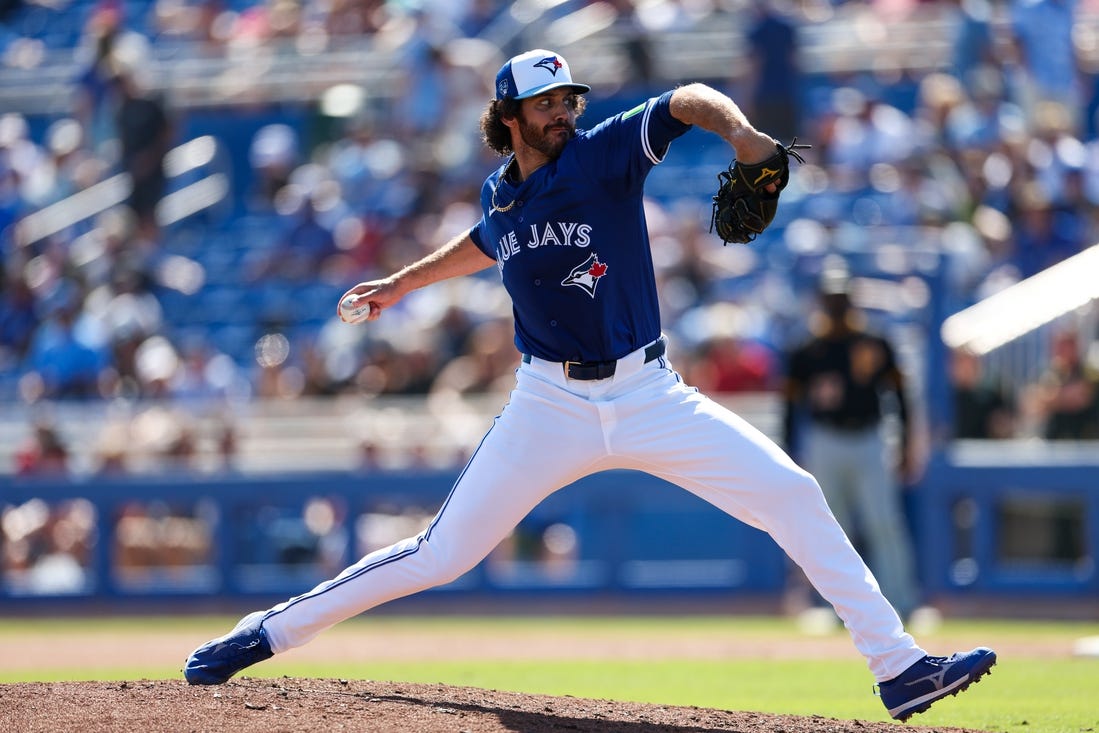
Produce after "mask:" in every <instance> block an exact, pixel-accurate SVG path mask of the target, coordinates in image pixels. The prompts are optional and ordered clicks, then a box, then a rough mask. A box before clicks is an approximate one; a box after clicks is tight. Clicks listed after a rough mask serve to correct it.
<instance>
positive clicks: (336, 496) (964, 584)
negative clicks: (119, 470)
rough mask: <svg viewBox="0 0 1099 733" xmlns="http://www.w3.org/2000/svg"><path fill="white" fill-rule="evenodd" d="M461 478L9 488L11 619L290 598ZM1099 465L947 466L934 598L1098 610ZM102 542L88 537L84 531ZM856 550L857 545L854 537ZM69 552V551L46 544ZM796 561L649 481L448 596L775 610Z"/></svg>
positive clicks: (928, 535)
mask: <svg viewBox="0 0 1099 733" xmlns="http://www.w3.org/2000/svg"><path fill="white" fill-rule="evenodd" d="M453 478H454V474H453V473H452V472H445V473H438V472H429V473H385V472H378V473H368V474H344V473H340V474H321V475H294V476H290V477H271V478H254V477H249V478H243V477H220V478H207V477H180V476H176V477H171V478H160V477H158V478H155V479H141V480H139V479H130V478H127V479H110V480H92V481H83V482H59V483H54V482H28V481H12V480H11V479H7V478H5V479H3V480H2V481H0V505H3V506H5V507H8V508H11V507H21V508H22V509H23V510H26V511H32V510H33V511H34V512H36V513H37V516H39V517H41V516H44V515H43V514H42V513H43V512H49V514H50V517H51V519H50V521H49V522H48V523H47V525H46V528H45V529H44V531H42V532H40V533H39V536H36V537H20V536H19V534H18V525H19V521H18V517H16V516H15V515H11V514H9V515H8V522H10V524H11V526H9V527H7V528H6V529H8V530H11V531H8V532H6V534H5V536H6V537H7V540H6V541H7V542H8V543H13V542H14V543H22V544H25V545H28V547H29V548H30V550H31V553H32V555H33V557H35V558H37V562H36V563H35V564H34V565H33V566H29V565H28V566H26V567H21V566H20V565H19V563H18V561H16V560H13V559H12V558H13V557H16V558H18V557H19V556H20V555H21V553H20V552H18V551H15V550H18V549H19V548H17V547H9V548H8V552H6V553H5V557H6V561H5V566H4V574H3V577H2V583H0V608H4V609H8V610H9V611H17V610H18V609H19V608H21V607H25V606H26V605H27V604H29V603H35V604H41V603H42V602H48V603H58V604H63V605H73V604H76V605H79V603H80V601H81V600H84V601H90V602H102V601H110V602H111V603H112V604H115V605H118V604H119V603H125V602H129V601H149V600H159V601H164V600H171V601H172V602H173V604H176V603H178V604H182V606H181V607H183V606H186V605H187V604H188V603H189V602H197V601H201V600H206V601H209V600H210V599H211V598H217V599H219V600H225V601H243V600H246V599H257V598H264V599H268V598H276V599H281V598H283V597H288V596H291V595H296V594H298V593H301V592H303V591H305V590H307V589H308V588H310V587H312V585H314V584H315V583H317V582H319V581H322V580H325V579H327V578H329V577H332V576H333V575H335V574H336V573H337V572H338V571H339V570H341V569H342V568H343V567H345V566H346V565H348V564H350V563H351V562H353V561H355V560H357V559H358V558H359V557H360V556H362V555H363V554H365V553H366V552H369V551H371V550H373V549H377V548H378V547H384V546H386V545H388V544H390V543H392V542H393V541H396V540H399V539H403V538H404V537H407V536H412V535H415V534H416V533H418V532H420V531H421V530H423V529H424V528H425V527H426V526H427V524H428V522H429V521H430V519H431V517H432V515H433V514H434V511H435V509H436V508H437V507H438V506H439V505H440V504H441V503H442V501H443V499H444V498H445V497H446V494H447V492H448V491H449V490H450V486H451V482H452V480H453ZM1097 482H1099V470H1097V465H1096V464H1095V463H1094V462H1081V461H1077V462H1076V463H1071V464H1070V463H1065V462H1061V463H1060V464H1058V465H1025V466H1024V465H1018V466H1009V465H1000V463H999V462H994V463H986V464H984V465H982V464H981V462H980V461H975V460H972V459H966V460H964V461H961V462H959V461H957V460H952V458H951V455H950V453H946V454H944V455H943V456H941V457H938V458H936V459H935V460H934V461H933V463H932V465H931V466H930V470H929V471H928V473H927V475H926V477H925V481H924V482H923V485H922V486H920V487H917V488H916V489H915V493H914V494H913V498H914V499H915V500H914V502H913V504H912V509H913V512H912V518H913V524H914V528H915V530H916V539H917V545H918V548H919V562H920V570H921V575H922V576H923V579H924V584H925V588H926V590H927V592H928V595H929V598H930V599H931V600H935V599H942V598H950V597H954V598H961V597H965V596H967V595H969V596H976V595H983V596H988V595H990V594H991V595H993V596H1004V597H1012V596H1015V597H1017V596H1019V595H1020V594H1026V595H1027V596H1028V597H1039V596H1044V597H1049V598H1061V599H1066V600H1067V599H1074V598H1075V599H1096V598H1099V574H1097V572H1096V567H1095V560H1094V558H1095V556H1096V548H1097V547H1099V485H1097ZM89 522H90V527H91V529H90V531H88V532H85V534H84V536H83V537H81V536H80V532H79V531H78V528H79V527H81V526H87V525H88V524H89ZM856 542H857V538H856ZM50 543H55V544H56V545H57V547H56V548H55V549H56V551H51V549H50V547H49V546H48V545H49V544H50ZM789 570H790V568H789V565H788V562H787V560H786V558H785V556H784V554H783V553H782V552H781V551H780V550H779V549H778V547H776V546H775V544H774V543H773V542H772V540H771V539H770V538H769V537H768V536H767V535H766V534H764V533H762V532H760V531H758V530H755V529H753V528H750V527H748V526H746V525H744V524H742V523H740V522H737V521H736V520H734V519H732V518H730V517H728V516H726V515H725V514H723V513H721V512H720V511H718V510H716V509H714V508H713V507H711V506H709V505H708V504H706V503H704V502H703V501H701V500H700V499H698V498H696V497H694V496H693V495H691V494H689V493H687V492H685V491H682V490H680V489H678V488H676V487H673V486H671V485H669V484H667V483H665V482H663V481H661V480H659V479H655V478H652V477H650V476H648V475H646V474H640V473H634V472H628V471H622V472H608V473H603V474H598V475H595V476H591V477H588V478H586V479H584V480H582V481H579V482H577V483H576V484H573V485H571V486H568V487H566V488H565V489H562V490H561V491H559V492H557V493H556V494H554V495H553V496H551V497H550V498H549V499H547V500H546V501H544V502H543V503H542V504H541V505H539V506H538V507H537V508H536V509H535V511H534V512H533V513H532V514H531V515H530V516H529V517H528V518H527V519H526V520H524V521H523V522H522V523H521V524H520V526H519V527H518V528H517V530H516V532H515V533H514V535H513V536H512V537H511V538H509V539H508V540H505V542H504V543H502V544H501V545H500V547H498V548H497V549H496V551H494V552H493V553H492V554H491V555H490V556H489V557H488V558H487V559H486V560H485V561H484V562H482V563H481V564H479V565H478V566H477V567H476V568H474V569H473V570H472V571H470V572H469V573H467V574H466V575H465V576H463V577H461V578H459V579H458V580H457V581H455V582H454V583H451V584H450V585H447V586H444V587H442V588H438V589H435V590H433V591H430V592H429V593H430V594H432V595H435V597H439V594H446V595H448V596H449V597H458V596H461V597H463V598H467V599H468V598H484V599H491V598H504V597H513V598H514V597H520V596H531V595H533V596H536V597H544V598H547V599H553V598H558V599H559V598H563V597H567V596H569V595H570V594H571V595H580V594H583V596H584V597H585V598H587V597H596V598H614V599H619V600H621V599H629V598H652V597H661V596H666V597H671V596H673V595H674V596H676V597H679V598H683V597H686V598H707V599H714V598H718V599H721V598H727V599H736V598H759V597H772V598H777V597H778V596H779V595H781V593H782V592H783V591H784V589H785V588H786V586H787V583H788V578H789V575H790V574H789Z"/></svg>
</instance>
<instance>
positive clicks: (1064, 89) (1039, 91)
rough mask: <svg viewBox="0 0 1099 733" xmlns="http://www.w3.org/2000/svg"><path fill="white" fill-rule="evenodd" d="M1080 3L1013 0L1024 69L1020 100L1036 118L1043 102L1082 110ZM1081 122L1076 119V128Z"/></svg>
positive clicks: (1073, 0)
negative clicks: (1076, 29) (1075, 32)
mask: <svg viewBox="0 0 1099 733" xmlns="http://www.w3.org/2000/svg"><path fill="white" fill-rule="evenodd" d="M1076 7H1077V0H1011V30H1012V33H1013V40H1014V47H1015V51H1016V53H1017V54H1018V58H1019V63H1020V67H1021V70H1022V79H1021V81H1022V85H1021V89H1020V92H1021V93H1022V99H1021V100H1020V101H1021V102H1022V104H1023V107H1024V108H1025V109H1026V110H1027V111H1028V112H1029V113H1030V114H1031V115H1033V114H1034V112H1035V111H1036V110H1037V108H1038V106H1039V104H1040V103H1042V102H1056V103H1058V104H1061V105H1063V106H1064V107H1065V108H1066V109H1069V110H1078V109H1080V103H1081V90H1080V67H1079V62H1078V59H1077V57H1076V43H1075V42H1074V41H1073V37H1072V29H1073V25H1074V22H1075V19H1076ZM1081 122H1082V120H1073V125H1074V127H1073V129H1079V128H1078V126H1079V124H1080V123H1081Z"/></svg>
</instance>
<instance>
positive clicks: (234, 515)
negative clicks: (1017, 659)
mask: <svg viewBox="0 0 1099 733" xmlns="http://www.w3.org/2000/svg"><path fill="white" fill-rule="evenodd" d="M533 47H545V48H551V49H554V50H556V51H559V52H560V53H562V54H563V55H564V56H566V57H567V58H568V59H569V62H570V65H571V67H572V69H573V73H574V76H575V78H577V79H579V80H582V81H584V82H586V83H590V84H591V85H592V86H593V87H594V91H593V93H592V94H591V95H589V97H590V104H589V107H588V111H587V113H586V115H585V117H584V118H582V119H581V121H580V125H581V126H585V123H587V125H593V124H595V123H596V122H598V121H600V120H602V119H603V118H604V117H606V116H609V115H612V114H615V113H617V112H618V111H621V110H625V109H628V108H630V107H632V106H633V105H635V104H636V103H637V102H639V101H641V100H644V99H647V98H648V97H650V96H653V95H656V94H659V93H661V92H662V91H664V90H666V89H668V88H670V87H672V86H674V85H676V84H680V83H684V82H689V81H704V82H707V83H709V84H711V85H713V86H715V87H717V88H719V89H722V90H724V91H726V92H728V93H729V94H730V95H731V96H733V98H734V99H736V100H737V101H738V103H739V104H740V105H741V106H742V107H743V109H744V110H745V111H746V112H747V114H748V115H749V118H750V119H751V120H752V121H753V123H754V124H755V125H756V126H757V127H758V128H760V129H762V130H764V131H765V132H768V133H770V134H772V135H773V136H775V137H776V138H778V139H780V140H782V141H785V142H789V141H790V139H792V138H793V136H795V135H797V136H798V137H799V139H800V140H802V141H806V142H810V143H811V144H812V145H813V149H812V150H811V151H809V154H808V155H807V163H806V164H805V165H803V166H798V167H796V170H795V171H794V173H793V177H792V180H791V184H790V187H789V188H788V189H787V191H786V193H785V194H784V196H783V201H782V206H781V208H780V211H779V214H778V219H777V220H776V222H775V224H774V225H773V226H772V227H771V228H770V229H769V230H768V231H767V232H765V233H764V234H763V235H762V236H761V237H760V238H759V239H758V240H757V241H756V242H755V243H753V244H752V245H751V246H750V247H721V246H720V245H719V241H718V240H717V238H716V237H715V236H714V235H712V234H710V233H709V232H708V231H707V230H708V227H709V220H710V213H711V202H710V197H711V196H712V194H713V191H714V190H715V188H716V184H717V176H716V174H717V172H718V171H720V170H723V169H724V168H725V167H726V166H727V165H728V164H729V157H730V150H729V148H728V146H727V145H726V144H725V143H723V142H722V141H721V140H719V139H718V138H717V137H716V136H712V135H709V134H705V133H701V132H695V133H691V134H690V135H688V136H686V137H684V138H682V139H681V140H679V141H678V142H676V143H675V145H673V146H672V148H671V150H670V152H669V154H668V156H667V158H666V160H665V161H664V162H663V163H662V164H661V165H659V166H657V167H656V169H655V170H654V171H653V173H652V175H651V176H650V178H649V182H648V185H647V194H648V198H647V208H648V212H649V222H650V234H651V238H652V243H653V251H654V257H655V260H656V265H657V270H658V272H657V274H658V277H659V279H660V280H661V284H660V287H661V296H662V299H663V300H662V302H661V308H662V313H663V320H664V328H665V331H666V332H667V333H668V334H669V336H670V342H671V351H670V358H671V360H672V362H673V364H674V366H675V367H676V368H677V370H678V371H680V373H681V374H682V375H683V376H684V378H685V379H686V380H687V381H688V382H689V383H692V384H694V385H697V386H698V387H700V388H701V389H702V390H703V391H705V392H706V393H708V394H711V395H713V396H715V397H716V398H717V399H719V400H720V401H722V402H723V403H725V404H727V405H729V406H730V407H731V408H733V409H734V410H736V411H737V412H738V413H740V414H741V415H742V416H744V417H745V418H746V419H748V420H749V421H750V422H751V423H753V424H754V425H756V426H757V427H758V428H760V429H761V430H763V431H764V432H766V433H767V434H768V435H771V436H772V437H774V438H775V439H776V440H780V441H781V433H782V426H781V422H782V396H781V394H780V391H779V388H780V385H781V382H782V377H783V370H784V355H785V354H787V353H788V352H789V350H790V349H791V348H792V347H793V346H795V345H796V344H797V343H799V342H801V341H802V340H803V339H804V338H805V337H806V336H807V335H808V333H809V329H810V324H811V322H812V319H813V313H814V311H815V308H816V305H815V298H816V294H817V292H816V288H817V284H818V282H819V280H820V277H821V274H822V272H824V271H825V270H826V269H827V268H829V267H832V266H836V265H837V264H838V265H841V266H842V267H843V268H844V269H845V270H846V271H847V272H848V273H849V274H850V294H851V299H852V301H853V303H854V305H855V306H856V307H857V308H859V309H860V310H861V311H863V312H864V313H865V316H866V318H867V321H868V322H869V323H870V324H871V326H872V327H873V328H874V329H875V330H877V331H878V332H880V333H882V334H885V335H887V336H888V337H889V339H890V340H891V342H892V343H893V344H894V345H895V348H896V349H897V352H898V357H899V359H900V361H901V365H902V368H903V371H904V373H905V376H906V378H907V380H908V390H909V393H910V397H911V404H912V406H913V410H914V412H915V425H916V436H917V438H918V440H917V446H918V454H919V470H918V471H917V472H915V473H914V474H913V475H912V476H911V477H910V479H909V481H908V485H907V486H906V487H905V506H906V511H907V520H908V522H909V525H910V528H911V531H912V534H913V537H914V544H915V548H916V553H917V561H918V566H919V567H918V571H919V579H920V584H921V588H922V593H923V599H922V600H923V604H924V607H926V608H931V609H935V610H938V611H940V612H943V613H955V614H966V613H981V612H988V611H989V610H995V611H997V612H1000V613H1007V614H1036V615H1059V616H1066V615H1067V616H1083V617H1088V618H1094V617H1095V615H1096V614H1097V613H1099V575H1097V571H1096V567H1095V557H1096V552H1097V548H1099V470H1097V469H1099V442H1096V441H1099V309H1097V308H1096V298H1097V297H1099V284H1097V283H1099V248H1096V247H1095V244H1096V242H1097V241H1099V238H1097V228H1099V226H1097V225H1099V218H1097V211H1099V209H1097V206H1099V144H1097V142H1096V126H1097V123H1099V118H1097V115H1096V112H1097V110H1099V2H1096V1H1095V0H960V1H953V0H935V1H933V0H928V1H918V0H881V1H875V2H841V1H839V0H835V1H831V2H830V1H829V0H803V1H802V2H795V1H793V0H791V1H790V2H779V1H775V2H745V1H743V0H613V1H597V2H580V1H575V0H519V1H518V2H498V1H496V0H109V1H104V0H68V1H66V0H0V513H2V514H0V611H2V612H10V613H18V612H22V611H24V610H27V609H30V608H35V609H37V608H40V607H47V608H51V607H56V608H78V607H82V606H93V605H95V604H97V603H101V602H103V601H110V602H111V603H112V604H125V603H131V602H133V603H141V604H142V605H143V606H145V607H147V606H148V605H149V604H150V603H153V602H167V603H168V604H170V605H171V606H172V608H173V609H174V610H180V609H186V608H187V607H188V605H187V604H192V605H193V606H196V607H197V606H199V605H209V604H212V603H222V604H227V605H234V604H236V605H239V604H244V603H249V604H251V603H254V602H258V599H259V598H263V599H267V598H273V599H278V600H281V599H282V598H283V597H285V596H286V595H287V594H296V593H299V592H301V591H303V590H305V589H306V588H307V587H309V586H310V585H311V584H312V583H315V582H318V581H320V580H323V579H325V578H327V577H330V576H331V575H332V574H334V573H335V572H337V571H339V570H340V569H342V568H343V567H344V566H345V565H346V564H348V563H349V562H351V561H353V560H354V559H357V558H358V557H359V556H360V555H361V554H363V553H365V552H368V551H370V550H372V549H375V548H378V547H383V546H386V545H387V544H389V543H391V542H393V541H395V540H398V539H401V538H404V537H406V536H409V535H412V534H415V533H416V532H418V531H420V530H421V529H423V528H424V527H425V526H426V524H427V522H428V521H429V520H430V517H431V516H432V514H433V513H434V511H435V509H436V508H437V506H438V505H439V504H440V502H441V501H442V499H443V498H444V497H445V495H446V493H447V491H448V490H449V487H450V485H451V482H452V481H453V478H454V477H455V476H456V475H457V472H458V470H459V469H460V467H461V466H462V464H463V463H464V461H465V460H466V458H467V457H468V456H469V455H470V453H471V452H472V450H473V449H474V448H475V447H476V445H477V443H478V441H479V440H480V438H481V437H482V435H483V434H484V432H485V431H486V430H487V429H488V427H489V426H490V425H491V421H492V417H493V415H495V414H496V413H497V411H498V410H499V409H500V406H501V405H502V404H503V403H504V401H505V400H506V396H507V390H508V389H509V387H510V385H511V383H512V382H513V379H514V376H513V373H514V370H515V367H516V365H517V363H518V356H519V355H518V353H517V352H516V350H515V347H514V345H513V342H512V328H511V313H510V305H509V303H508V300H507V297H506V294H505V293H504V291H503V289H502V287H501V286H500V285H499V282H498V274H497V272H496V270H495V269H494V268H490V269H489V270H487V271H485V272H484V273H482V274H481V275H480V276H477V277H470V278H466V279H463V280H460V281H453V282H447V283H445V284H440V285H438V286H435V287H433V288H430V289H427V290H424V291H420V292H418V293H415V294H414V295H412V296H410V297H408V298H407V299H406V300H405V301H403V302H402V303H401V304H400V306H399V307H397V308H394V309H393V310H391V311H387V313H386V316H385V317H384V318H383V319H381V320H380V321H379V322H377V323H376V324H372V325H370V326H368V327H364V326H360V327H353V326H348V325H345V324H342V323H341V322H339V320H338V319H337V318H335V317H334V314H335V309H336V303H337V298H338V297H339V295H340V294H341V293H343V292H344V290H345V289H346V288H348V287H350V286H351V285H353V284H355V283H356V282H359V281H361V280H364V279H368V278H371V277H375V276H379V275H385V274H388V273H390V272H391V271H393V270H395V269H397V268H399V267H401V266H403V265H404V264H407V263H408V262H410V261H412V260H414V259H416V258H418V257H420V256H422V255H424V254H426V253H428V252H430V251H433V250H434V249H435V248H436V247H438V246H439V245H440V244H442V243H443V242H444V241H446V240H447V239H449V238H450V237H451V236H453V235H454V234H456V233H458V232H460V231H462V230H464V229H466V228H468V227H469V226H471V225H472V224H474V223H475V222H476V220H477V219H478V218H479V215H480V214H479V211H478V209H477V208H476V202H477V199H478V190H479V187H480V185H481V183H482V181H483V180H484V178H485V176H486V175H487V173H488V172H489V171H490V170H491V169H492V168H494V167H495V166H496V165H498V164H499V163H498V160H497V159H495V158H494V157H493V156H492V155H491V154H490V153H488V152H486V150H485V149H484V148H483V146H482V145H481V142H480V140H479V133H478V125H477V120H478V117H479V114H480V112H481V110H482V109H483V107H484V105H485V103H486V102H487V100H488V99H489V98H490V96H491V93H492V90H491V80H492V79H493V78H494V75H495V72H496V70H497V69H498V68H499V66H500V64H501V63H502V62H503V61H504V60H506V59H507V58H508V57H509V56H510V55H512V54H514V53H518V52H520V51H523V50H526V49H528V48H533ZM855 540H856V542H858V541H859V537H858V535H857V533H856V536H855ZM805 595H806V594H805V592H804V587H803V584H802V583H799V582H798V580H797V577H796V573H793V572H791V570H790V568H789V567H788V566H787V564H786V561H785V559H784V557H783V555H782V553H781V552H780V551H779V550H778V549H777V548H776V547H775V546H774V544H773V543H772V542H771V541H770V540H769V538H767V537H766V536H765V535H763V534H762V533H759V532H757V531H755V530H752V529H750V528H747V527H744V526H742V525H739V524H737V523H735V522H734V521H733V520H731V519H729V518H728V517H726V516H725V515H723V514H721V513H719V512H717V511H716V510H714V509H711V508H710V507H708V506H707V505H705V504H702V503H701V502H699V501H698V500H696V499H694V498H693V497H691V496H689V495H687V494H685V492H681V491H679V490H676V489H673V488H671V487H669V486H667V485H666V484H662V483H661V482H658V481H656V480H655V479H651V478H649V477H647V476H643V475H640V474H632V473H610V474H604V475H600V476H596V477H592V478H590V479H586V480H585V481H582V482H580V484H579V485H576V486H572V487H568V488H567V489H565V490H563V491H562V492H559V493H558V494H556V495H554V496H553V497H551V498H550V499H549V500H548V501H547V502H545V503H544V504H543V505H542V506H540V507H539V508H538V509H536V510H535V512H534V513H533V514H532V515H531V517H529V518H528V519H527V520H526V521H524V522H523V523H522V524H521V525H520V526H519V527H518V528H517V529H516V531H515V533H514V534H513V535H512V537H511V538H509V539H508V540H507V541H506V542H505V543H503V544H502V545H501V546H500V547H499V548H497V550H496V551H495V552H494V553H493V554H492V555H491V556H490V557H489V558H488V559H487V560H486V562H485V563H482V565H481V566H479V567H478V568H477V569H475V570H474V571H471V572H470V573H469V574H467V575H466V576H465V577H463V578H462V579H459V580H458V581H456V582H455V583H453V584H451V585H449V586H446V587H444V588H441V589H437V590H434V591H430V592H428V593H426V594H424V596H425V599H424V600H423V601H422V602H424V603H431V602H432V599H438V598H445V599H447V601H448V602H452V601H454V600H456V599H467V600H470V601H471V602H478V603H480V602H490V603H495V602H497V601H499V600H501V599H506V598H514V599H534V600H535V601H536V602H537V603H538V604H541V607H542V608H543V609H545V608H546V606H545V603H547V602H550V601H557V602H559V603H561V604H565V603H570V602H575V603H579V604H586V605H587V606H588V607H594V606H595V605H596V604H599V603H605V604H608V605H612V604H619V605H621V604H636V603H640V602H644V601H654V602H668V601H670V600H671V599H685V600H687V601H688V602H697V603H700V604H702V603H707V604H711V607H712V605H713V604H715V603H716V604H720V605H722V606H723V607H728V608H735V607H739V606H741V605H749V604H752V605H754V606H755V607H760V606H763V607H773V608H780V609H797V608H800V607H803V606H805V605H806V604H807V603H808V601H807V600H806V598H805Z"/></svg>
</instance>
